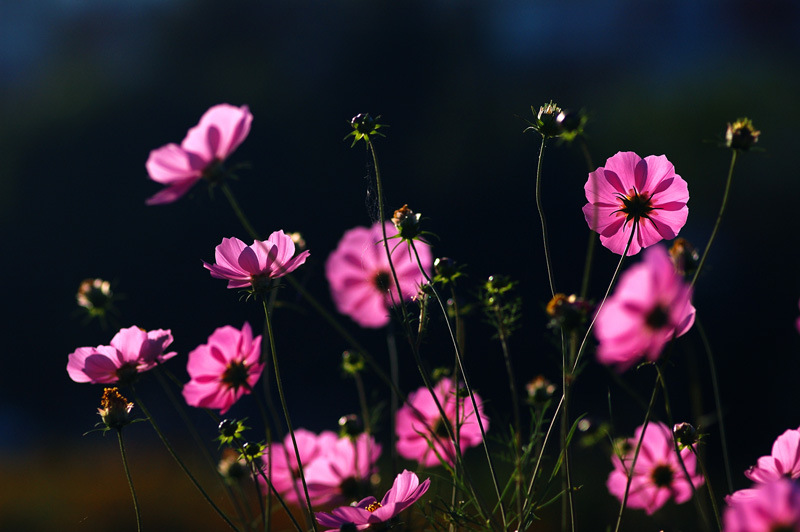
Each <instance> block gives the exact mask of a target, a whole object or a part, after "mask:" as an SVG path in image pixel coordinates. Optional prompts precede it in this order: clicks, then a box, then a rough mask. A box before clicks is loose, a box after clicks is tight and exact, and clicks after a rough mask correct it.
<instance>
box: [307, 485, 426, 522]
mask: <svg viewBox="0 0 800 532" xmlns="http://www.w3.org/2000/svg"><path fill="white" fill-rule="evenodd" d="M430 484H431V479H426V480H425V482H423V483H421V484H420V482H419V478H418V477H417V475H415V474H414V473H412V472H410V471H408V470H404V471H403V472H402V473H400V474H399V475H397V478H395V479H394V483H393V484H392V487H391V489H390V490H389V491H387V492H386V495H384V496H383V499H381V502H378V500H377V499H376V498H375V497H367V498H366V499H362V500H361V501H359V502H358V503H357V504H356V505H355V506H340V507H339V508H336V509H334V510H333V511H332V512H331V513H325V512H317V513H316V514H315V515H316V518H317V522H318V523H319V524H320V525H322V526H324V527H326V529H327V530H329V531H330V530H342V529H346V530H367V529H368V528H370V527H372V526H373V525H379V524H381V523H385V522H386V521H389V520H390V519H392V518H393V517H395V516H397V515H398V514H400V512H402V511H403V510H405V509H406V508H408V507H409V506H411V505H412V504H414V503H415V502H417V501H418V500H419V499H420V497H422V496H423V495H424V494H425V492H426V491H428V487H429V486H430Z"/></svg>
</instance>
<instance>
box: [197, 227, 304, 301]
mask: <svg viewBox="0 0 800 532" xmlns="http://www.w3.org/2000/svg"><path fill="white" fill-rule="evenodd" d="M309 254H310V253H309V252H308V251H303V252H302V253H300V254H299V255H297V256H296V257H295V256H294V242H293V241H292V237H290V236H289V235H287V234H286V233H284V232H283V231H275V232H274V233H272V234H271V235H269V238H268V239H267V240H263V241H262V240H256V241H255V242H253V244H252V245H251V246H246V245H245V244H244V242H242V241H241V240H239V239H238V238H223V239H222V243H221V244H220V245H218V246H217V247H216V249H215V251H214V256H215V259H216V264H209V263H207V262H204V263H203V266H204V267H205V268H206V269H207V270H209V271H210V272H211V277H214V278H216V279H228V288H244V287H246V286H252V287H253V288H254V289H260V288H265V287H266V285H267V283H268V282H269V280H270V279H275V278H277V277H283V276H284V275H286V274H287V273H290V272H293V271H294V270H296V269H297V268H298V267H299V266H300V265H301V264H303V263H304V262H305V261H306V259H307V258H308V256H309Z"/></svg>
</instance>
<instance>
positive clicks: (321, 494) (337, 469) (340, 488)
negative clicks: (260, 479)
mask: <svg viewBox="0 0 800 532" xmlns="http://www.w3.org/2000/svg"><path fill="white" fill-rule="evenodd" d="M295 438H296V439H297V449H298V451H299V453H300V461H301V462H302V464H303V472H304V473H305V479H306V485H307V486H308V495H309V497H311V504H312V505H319V504H330V503H333V504H345V503H350V502H354V501H357V500H358V499H359V498H360V496H361V494H362V493H361V492H362V491H363V488H365V487H367V486H368V485H369V478H370V476H372V475H374V474H375V473H377V472H378V468H377V467H376V465H375V464H376V463H377V461H378V458H379V457H380V455H381V446H380V445H379V444H378V443H376V442H375V438H373V437H372V436H368V435H367V434H361V435H359V436H358V437H357V438H356V439H355V440H353V439H351V438H348V437H341V438H340V437H339V436H337V435H336V434H335V433H334V432H331V431H324V432H322V433H321V434H320V435H319V436H316V435H315V434H314V433H312V432H309V431H307V430H304V429H300V430H297V431H295ZM263 460H264V469H263V470H264V473H265V474H266V475H271V476H270V477H269V478H270V481H271V482H272V484H273V486H274V487H275V489H276V490H277V491H278V493H280V494H281V496H282V497H283V498H284V499H285V500H286V501H287V502H291V503H298V502H300V503H302V504H305V494H304V493H303V485H302V482H301V481H300V468H299V467H298V465H297V458H296V456H295V453H294V446H293V445H292V440H291V436H286V438H284V440H283V443H273V444H272V445H271V446H270V448H269V450H268V452H267V454H265V455H264V458H263ZM270 460H272V472H271V473H270V472H269V465H270V464H269V463H270Z"/></svg>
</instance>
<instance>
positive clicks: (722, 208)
mask: <svg viewBox="0 0 800 532" xmlns="http://www.w3.org/2000/svg"><path fill="white" fill-rule="evenodd" d="M738 154H739V152H738V151H736V150H733V155H732V156H731V166H730V168H729V169H728V180H727V181H726V182H725V192H724V194H723V195H722V205H721V206H720V208H719V214H717V221H716V222H715V223H714V229H713V230H712V231H711V237H710V238H709V239H708V244H706V249H705V251H703V256H702V257H701V258H700V263H699V264H698V265H697V270H695V272H694V277H692V282H691V283H690V284H689V288H694V285H695V283H696V282H697V278H698V277H699V276H700V271H701V270H702V269H703V265H704V264H705V263H706V258H707V257H708V251H709V250H710V249H711V244H713V243H714V238H715V237H716V236H717V230H719V225H720V223H721V222H722V215H723V214H725V207H726V206H727V205H728V196H729V193H730V190H731V181H733V168H734V166H736V157H737V155H738Z"/></svg>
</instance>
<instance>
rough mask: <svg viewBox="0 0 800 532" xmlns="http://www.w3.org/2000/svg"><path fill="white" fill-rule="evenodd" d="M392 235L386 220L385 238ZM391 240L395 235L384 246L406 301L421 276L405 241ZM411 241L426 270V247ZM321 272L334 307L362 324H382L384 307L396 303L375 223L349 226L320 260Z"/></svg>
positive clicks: (428, 261) (385, 320)
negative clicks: (370, 225)
mask: <svg viewBox="0 0 800 532" xmlns="http://www.w3.org/2000/svg"><path fill="white" fill-rule="evenodd" d="M395 235H397V229H396V228H395V227H394V226H393V225H392V224H391V223H389V222H386V236H387V238H391V237H393V236H395ZM397 242H399V241H398V240H397V239H393V240H389V247H390V249H391V250H392V263H393V264H394V269H395V272H396V273H397V278H398V280H399V281H400V290H401V291H402V292H403V299H404V300H406V301H408V300H410V299H411V297H412V296H413V295H415V294H416V293H417V290H418V287H419V285H421V284H422V283H423V282H424V279H425V278H424V276H423V275H422V273H420V271H419V267H418V266H417V261H416V258H415V257H414V254H413V252H412V251H411V250H410V248H409V245H408V243H406V242H402V243H399V244H398V243H397ZM414 245H415V247H416V249H417V252H418V253H419V258H420V262H421V263H422V265H423V267H424V268H425V271H426V272H427V273H430V270H431V264H432V258H431V251H430V247H429V246H428V245H427V244H425V243H423V242H420V241H415V243H414ZM325 276H326V277H327V278H328V282H329V283H330V286H331V295H332V296H333V301H334V303H335V304H336V308H337V310H338V311H339V312H341V313H342V314H346V315H348V316H350V317H351V318H352V319H353V320H354V321H355V322H356V323H358V324H359V325H361V326H362V327H371V328H378V327H383V326H384V325H386V324H387V323H389V311H388V310H389V308H391V306H392V305H394V304H398V303H400V301H399V298H398V296H397V290H396V288H395V284H394V280H393V279H392V273H391V270H390V268H389V260H388V259H387V257H386V250H385V249H384V245H383V233H382V231H381V225H380V222H379V223H376V224H375V225H373V226H372V227H371V228H367V227H355V228H353V229H350V230H349V231H347V232H345V234H344V236H343V237H342V239H341V240H340V241H339V245H338V246H337V248H336V250H335V251H334V252H333V253H331V254H330V256H329V257H328V260H327V262H326V263H325Z"/></svg>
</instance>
